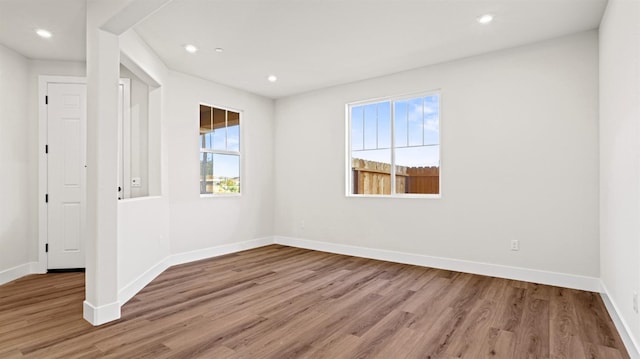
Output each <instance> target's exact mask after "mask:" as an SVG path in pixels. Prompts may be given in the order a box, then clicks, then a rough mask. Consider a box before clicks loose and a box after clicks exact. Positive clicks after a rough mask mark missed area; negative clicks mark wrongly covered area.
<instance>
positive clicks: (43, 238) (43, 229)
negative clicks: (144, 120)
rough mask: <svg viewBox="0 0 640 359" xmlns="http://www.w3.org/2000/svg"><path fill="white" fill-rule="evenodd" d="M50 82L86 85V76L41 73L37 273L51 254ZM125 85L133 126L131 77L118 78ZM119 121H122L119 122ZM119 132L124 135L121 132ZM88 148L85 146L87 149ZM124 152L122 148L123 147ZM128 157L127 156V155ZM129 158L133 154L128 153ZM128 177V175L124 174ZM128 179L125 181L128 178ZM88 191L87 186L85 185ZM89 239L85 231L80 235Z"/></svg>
mask: <svg viewBox="0 0 640 359" xmlns="http://www.w3.org/2000/svg"><path fill="white" fill-rule="evenodd" d="M51 83H58V84H84V85H86V84H87V78H86V77H81V76H49V75H40V76H38V198H37V201H38V252H37V253H38V261H37V263H38V264H37V271H36V272H37V273H47V271H48V263H47V262H48V255H47V252H46V244H47V243H48V242H49V230H48V223H49V213H48V211H47V209H48V207H47V203H46V202H45V196H46V194H47V192H48V191H47V184H48V169H47V164H48V158H47V154H46V152H45V146H46V145H47V142H48V141H47V137H48V131H49V128H48V118H47V104H46V102H45V101H46V96H47V94H48V86H49V84H51ZM120 85H123V86H124V103H123V104H122V106H123V108H122V109H121V111H119V112H121V113H123V118H122V120H123V122H124V125H125V126H130V123H131V110H130V107H131V104H130V96H131V82H130V80H129V79H123V78H121V79H120V80H119V81H118V86H120ZM119 122H120V121H119ZM118 126H119V128H120V130H122V126H123V124H121V123H119V124H118ZM120 135H122V134H121V133H120ZM122 141H125V142H126V141H128V135H126V136H123V138H122ZM124 150H125V151H126V152H129V151H130V149H128V148H126V147H125V148H124ZM85 151H86V148H85ZM120 151H122V149H120ZM127 157H128V156H126V155H125V156H124V158H127ZM129 157H130V156H129ZM85 160H86V152H85ZM129 165H130V160H126V161H125V163H124V167H125V173H124V174H125V175H127V176H128V175H129V170H128V169H127V168H128V166H129ZM125 179H126V177H125ZM125 182H126V181H125ZM85 191H86V187H85ZM82 228H83V229H82V232H85V231H86V223H83V224H82ZM81 235H82V236H83V237H85V238H86V233H82V234H81Z"/></svg>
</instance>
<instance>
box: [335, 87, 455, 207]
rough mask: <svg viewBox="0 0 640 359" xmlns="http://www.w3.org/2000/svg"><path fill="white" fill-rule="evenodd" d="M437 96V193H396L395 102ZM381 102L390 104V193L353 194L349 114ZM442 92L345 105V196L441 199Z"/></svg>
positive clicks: (354, 102)
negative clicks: (354, 109)
mask: <svg viewBox="0 0 640 359" xmlns="http://www.w3.org/2000/svg"><path fill="white" fill-rule="evenodd" d="M433 95H438V146H439V150H438V154H439V155H438V182H439V184H438V188H439V191H438V192H439V193H437V194H429V193H396V192H395V190H396V188H395V185H396V178H395V177H396V176H395V173H396V168H395V151H396V147H395V126H394V125H395V106H394V103H395V102H397V101H404V100H410V99H414V98H424V97H428V96H433ZM381 102H389V103H390V126H391V131H390V136H391V144H390V151H391V173H390V176H391V193H390V194H355V193H353V171H352V157H351V154H352V152H353V151H352V145H353V144H352V134H351V129H352V126H351V122H352V121H351V114H352V109H353V107H357V106H364V105H371V104H378V103H381ZM442 113H443V111H442V90H441V89H434V90H429V91H424V92H417V93H411V94H404V95H397V96H393V95H392V96H385V97H378V98H372V99H368V100H361V101H353V102H349V103H347V104H346V105H345V119H346V121H345V144H346V145H345V178H344V179H345V196H346V197H351V198H419V199H441V198H442V187H443V186H442V183H443V180H442V178H443V171H442Z"/></svg>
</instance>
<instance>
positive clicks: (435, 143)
mask: <svg viewBox="0 0 640 359" xmlns="http://www.w3.org/2000/svg"><path fill="white" fill-rule="evenodd" d="M392 107H393V111H394V113H393V130H394V136H393V137H394V147H395V162H396V165H400V166H407V167H427V166H439V164H440V143H439V131H440V124H439V117H440V107H439V95H438V94H434V95H429V96H425V97H417V98H412V99H406V100H399V101H393V102H391V101H385V102H379V103H373V104H365V105H360V106H353V107H352V108H351V150H352V158H361V159H365V160H369V161H375V162H385V163H391V149H390V148H391V122H392V113H391V110H392Z"/></svg>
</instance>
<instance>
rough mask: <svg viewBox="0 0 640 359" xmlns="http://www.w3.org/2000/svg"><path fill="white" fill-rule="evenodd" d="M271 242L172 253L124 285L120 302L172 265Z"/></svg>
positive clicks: (125, 300)
mask: <svg viewBox="0 0 640 359" xmlns="http://www.w3.org/2000/svg"><path fill="white" fill-rule="evenodd" d="M270 244H273V237H264V238H258V239H252V240H249V241H244V242H239V243H231V244H223V245H220V246H215V247H209V248H204V249H199V250H196V251H191V252H184V253H178V254H174V255H170V256H169V257H167V258H165V259H163V260H162V261H160V262H158V263H157V264H156V265H154V266H153V267H151V268H149V269H148V270H147V271H146V272H144V273H143V274H141V275H140V276H138V278H136V279H134V280H133V281H132V282H130V283H129V284H127V285H126V286H124V288H122V289H121V290H120V291H119V292H118V302H119V303H120V306H122V305H124V304H125V303H126V302H128V301H129V300H130V299H131V298H133V297H134V296H135V295H136V294H138V292H140V291H141V290H142V289H143V288H144V287H146V286H147V284H149V283H151V281H153V280H154V279H156V277H158V276H159V275H160V274H162V272H164V271H165V270H167V269H168V268H169V267H171V266H174V265H178V264H184V263H189V262H194V261H198V260H201V259H207V258H213V257H218V256H221V255H225V254H230V253H235V252H240V251H244V250H247V249H253V248H258V247H263V246H268V245H270Z"/></svg>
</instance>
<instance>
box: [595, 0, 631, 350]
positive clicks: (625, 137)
mask: <svg viewBox="0 0 640 359" xmlns="http://www.w3.org/2000/svg"><path fill="white" fill-rule="evenodd" d="M600 241H601V244H600V266H601V276H602V281H603V283H604V285H605V287H606V290H607V294H608V296H609V299H610V300H611V301H612V302H613V304H614V305H615V306H616V308H617V311H618V314H619V315H620V317H621V318H622V320H623V321H624V322H625V324H626V326H627V328H628V330H629V331H630V332H631V335H632V336H633V337H634V339H635V341H636V343H640V317H639V316H638V313H634V312H633V291H636V292H638V291H639V290H640V2H638V1H622V0H609V3H608V6H607V10H606V13H605V16H604V18H603V21H602V24H601V26H600ZM636 348H638V347H637V344H636ZM636 350H638V349H636Z"/></svg>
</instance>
